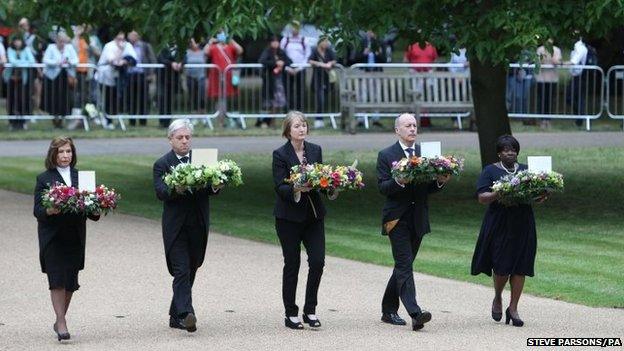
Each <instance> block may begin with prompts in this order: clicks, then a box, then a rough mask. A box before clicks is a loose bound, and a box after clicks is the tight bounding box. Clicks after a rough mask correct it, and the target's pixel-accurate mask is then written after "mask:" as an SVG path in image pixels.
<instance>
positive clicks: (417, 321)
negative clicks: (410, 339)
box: [412, 311, 431, 331]
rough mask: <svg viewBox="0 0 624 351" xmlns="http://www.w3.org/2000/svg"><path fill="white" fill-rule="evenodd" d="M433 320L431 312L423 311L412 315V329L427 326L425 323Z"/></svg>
mask: <svg viewBox="0 0 624 351" xmlns="http://www.w3.org/2000/svg"><path fill="white" fill-rule="evenodd" d="M430 320H431V313H430V312H427V311H422V312H420V313H418V314H415V315H413V316H412V330H414V331H416V330H420V329H422V328H424V327H425V323H427V322H429V321H430Z"/></svg>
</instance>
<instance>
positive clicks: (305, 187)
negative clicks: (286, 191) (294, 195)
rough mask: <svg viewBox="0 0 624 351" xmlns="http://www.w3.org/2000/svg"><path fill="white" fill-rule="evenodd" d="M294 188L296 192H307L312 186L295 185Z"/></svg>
mask: <svg viewBox="0 0 624 351" xmlns="http://www.w3.org/2000/svg"><path fill="white" fill-rule="evenodd" d="M294 190H295V191H296V192H302V193H307V192H309V191H310V190H312V187H309V186H303V187H295V188H294Z"/></svg>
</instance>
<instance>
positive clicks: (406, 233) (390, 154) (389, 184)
mask: <svg viewBox="0 0 624 351" xmlns="http://www.w3.org/2000/svg"><path fill="white" fill-rule="evenodd" d="M394 127H395V131H396V134H397V136H398V139H399V140H398V141H397V142H396V143H395V144H393V145H392V146H390V147H387V148H385V149H383V150H381V151H380V152H379V155H378V157H377V183H378V186H379V191H380V192H381V193H382V194H383V195H384V196H386V203H385V204H384V207H383V228H382V234H384V235H388V236H389V238H390V244H391V245H392V256H393V257H394V270H393V272H392V276H391V277H390V280H389V281H388V285H387V287H386V291H385V294H384V297H383V301H382V317H381V320H382V321H383V322H386V323H390V324H395V325H405V324H406V323H405V320H403V319H402V318H401V317H399V315H398V314H397V311H398V309H399V298H400V300H401V301H402V302H403V306H405V309H406V310H407V312H408V313H409V315H410V317H411V318H412V329H413V330H419V329H422V328H423V327H424V324H425V323H427V322H429V321H430V320H431V313H429V312H427V311H424V310H422V309H421V308H420V306H418V303H417V302H416V288H415V286H414V274H413V271H412V264H413V262H414V259H415V258H416V254H417V253H418V248H419V247H420V242H421V240H422V237H423V236H424V235H425V234H426V233H429V231H430V228H429V207H428V205H427V197H428V195H429V194H430V193H433V192H436V191H439V190H440V189H441V188H442V187H444V184H446V182H447V181H448V180H449V178H450V177H449V176H445V177H438V179H437V180H434V181H432V182H430V183H425V184H413V183H409V182H408V181H406V180H405V179H395V178H393V177H392V174H391V170H392V163H393V162H395V161H399V160H401V159H402V158H406V157H411V156H420V147H419V146H418V145H416V143H415V141H416V133H417V129H418V124H417V121H416V117H415V116H414V114H412V113H403V114H401V115H399V117H397V119H396V120H395V122H394Z"/></svg>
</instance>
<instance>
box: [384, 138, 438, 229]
mask: <svg viewBox="0 0 624 351" xmlns="http://www.w3.org/2000/svg"><path fill="white" fill-rule="evenodd" d="M414 149H415V150H414V154H415V155H417V156H420V146H419V145H414ZM402 158H405V152H404V151H403V148H402V147H401V145H400V144H399V142H398V141H397V142H396V143H395V144H393V145H392V146H389V147H387V148H385V149H383V150H381V151H380V152H379V155H378V156H377V185H378V186H379V191H380V192H381V193H382V194H383V195H384V196H386V203H385V204H384V207H383V210H382V230H381V233H382V234H384V235H387V234H388V233H386V230H385V228H384V226H383V223H386V222H390V221H393V220H398V219H400V218H401V216H403V214H404V213H405V211H406V210H407V209H408V208H409V207H410V205H412V204H413V205H414V224H415V226H416V234H417V235H419V236H422V235H424V234H427V233H429V232H430V230H431V229H430V226H429V205H428V204H427V197H428V195H429V194H430V193H433V192H436V191H439V190H440V188H438V186H437V184H436V181H432V182H430V183H425V184H412V183H409V184H406V185H405V187H401V186H400V185H399V184H398V183H397V182H396V181H395V180H394V178H392V174H391V171H392V162H394V161H400V160H401V159H402Z"/></svg>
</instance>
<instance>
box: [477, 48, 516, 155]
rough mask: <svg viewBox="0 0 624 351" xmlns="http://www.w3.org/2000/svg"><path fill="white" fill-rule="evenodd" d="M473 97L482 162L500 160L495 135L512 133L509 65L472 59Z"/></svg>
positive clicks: (496, 136)
mask: <svg viewBox="0 0 624 351" xmlns="http://www.w3.org/2000/svg"><path fill="white" fill-rule="evenodd" d="M470 81H471V86H472V99H473V104H474V112H475V116H476V119H477V128H478V132H479V148H480V150H481V166H482V167H485V166H486V165H488V164H490V163H493V162H497V161H498V155H497V154H496V139H498V137H499V136H501V135H504V134H511V126H510V125H509V116H508V115H507V104H506V102H505V95H506V91H507V65H505V64H496V65H493V64H490V63H486V62H480V61H479V60H477V59H475V58H473V59H471V60H470Z"/></svg>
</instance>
